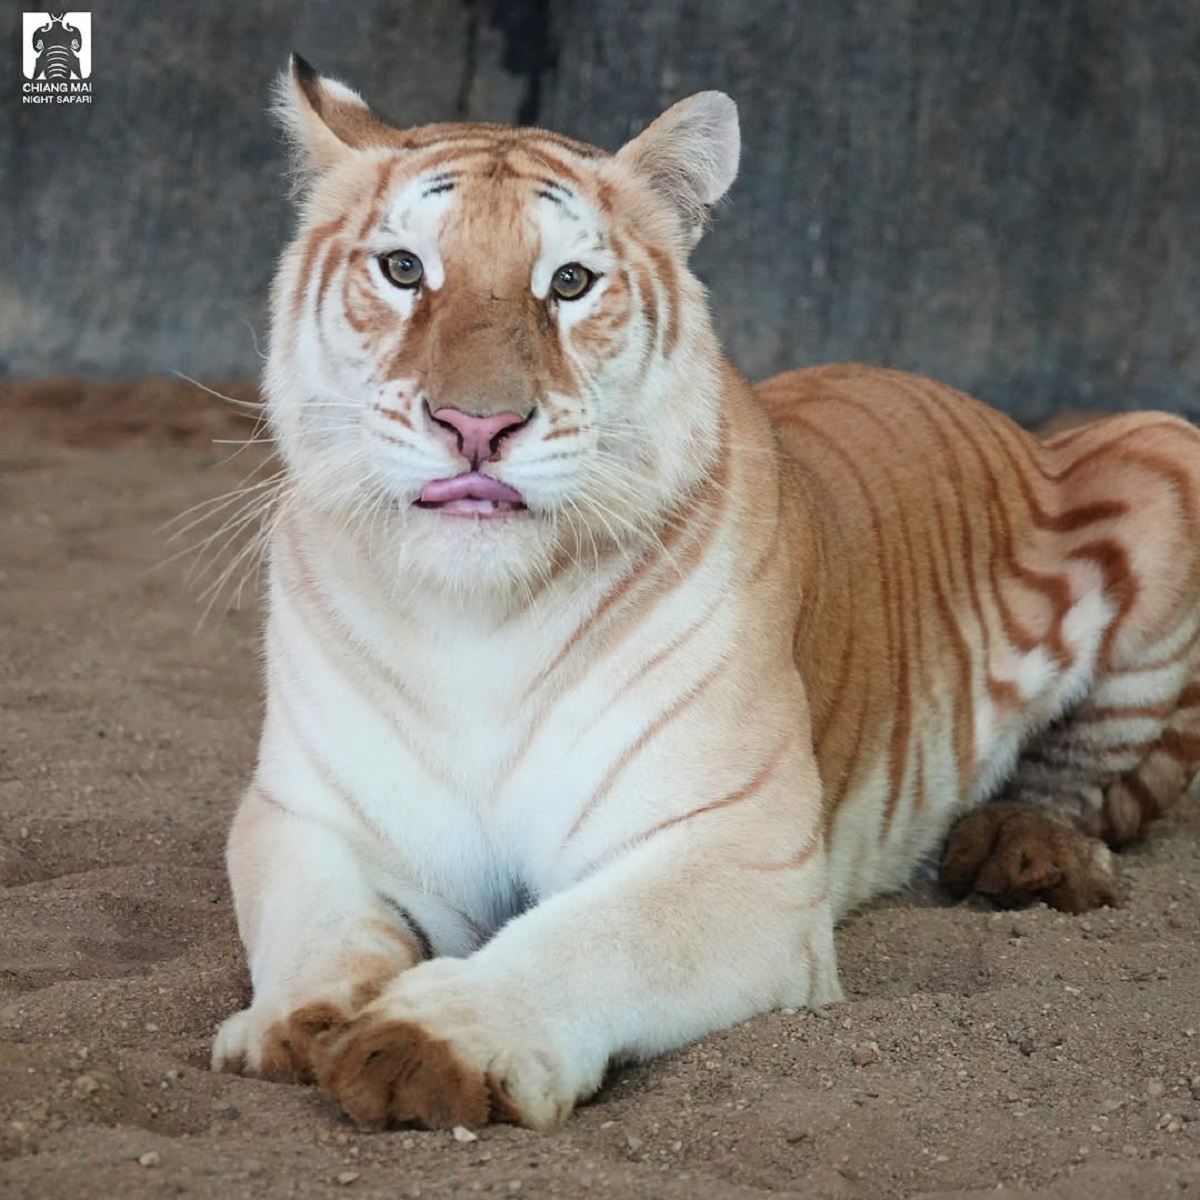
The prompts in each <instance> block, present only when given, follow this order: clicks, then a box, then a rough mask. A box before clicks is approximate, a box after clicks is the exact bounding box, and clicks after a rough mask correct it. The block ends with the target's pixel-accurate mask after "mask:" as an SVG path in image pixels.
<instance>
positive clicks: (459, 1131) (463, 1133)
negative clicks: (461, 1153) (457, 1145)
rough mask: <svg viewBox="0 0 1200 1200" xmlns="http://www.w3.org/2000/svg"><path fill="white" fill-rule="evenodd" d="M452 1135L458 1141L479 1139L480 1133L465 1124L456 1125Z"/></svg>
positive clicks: (451, 1131) (475, 1140) (451, 1132)
mask: <svg viewBox="0 0 1200 1200" xmlns="http://www.w3.org/2000/svg"><path fill="white" fill-rule="evenodd" d="M450 1136H451V1137H453V1138H454V1140H455V1141H456V1142H477V1141H479V1134H477V1133H475V1132H473V1131H472V1130H470V1129H468V1128H467V1127H466V1126H465V1125H455V1127H454V1128H453V1129H452V1130H450Z"/></svg>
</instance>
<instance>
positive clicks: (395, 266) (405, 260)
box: [379, 250, 425, 288]
mask: <svg viewBox="0 0 1200 1200" xmlns="http://www.w3.org/2000/svg"><path fill="white" fill-rule="evenodd" d="M379 265H380V266H381V267H382V268H383V273H384V274H385V275H386V276H387V277H388V279H390V280H391V281H392V283H394V284H395V285H396V286H397V287H401V288H415V287H416V286H417V285H418V284H419V283H420V282H421V280H422V279H423V278H424V276H425V268H424V266H423V265H422V263H421V260H420V259H419V258H418V257H417V256H416V255H415V254H414V253H413V252H412V251H411V250H393V251H392V252H391V253H390V254H384V255H383V256H382V257H381V258H380V259H379Z"/></svg>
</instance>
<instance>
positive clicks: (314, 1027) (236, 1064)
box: [212, 1001, 351, 1083]
mask: <svg viewBox="0 0 1200 1200" xmlns="http://www.w3.org/2000/svg"><path fill="white" fill-rule="evenodd" d="M350 1019H351V1014H350V1013H349V1011H347V1010H346V1009H344V1008H341V1007H339V1006H338V1005H335V1004H330V1003H328V1002H326V1001H314V1002H313V1003H311V1004H304V1005H301V1006H300V1007H299V1008H295V1009H292V1010H291V1011H290V1012H282V1011H280V1012H265V1011H263V1009H262V1007H261V1006H260V1007H258V1008H257V1009H256V1008H255V1007H251V1008H247V1009H245V1010H243V1011H242V1012H239V1013H234V1015H233V1016H232V1017H230V1018H229V1019H228V1020H227V1021H225V1022H224V1023H223V1024H222V1025H221V1028H220V1029H219V1030H218V1031H217V1036H216V1040H215V1041H214V1042H213V1053H212V1068H213V1070H214V1071H223V1072H226V1073H227V1074H233V1075H252V1076H254V1077H256V1078H258V1079H269V1080H271V1081H272V1082H274V1083H315V1082H316V1074H315V1071H314V1069H313V1058H314V1048H315V1046H316V1044H317V1041H318V1040H319V1039H320V1038H322V1037H325V1036H327V1035H328V1034H329V1033H331V1032H332V1031H335V1030H337V1029H340V1028H342V1027H343V1026H345V1025H346V1024H347V1023H348V1022H349V1021H350Z"/></svg>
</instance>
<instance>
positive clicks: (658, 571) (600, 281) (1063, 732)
mask: <svg viewBox="0 0 1200 1200" xmlns="http://www.w3.org/2000/svg"><path fill="white" fill-rule="evenodd" d="M279 109H280V112H281V115H282V118H283V120H284V122H285V124H286V127H287V129H288V131H289V132H290V134H291V136H292V139H293V141H294V143H295V146H296V148H297V156H298V166H299V170H300V172H301V185H300V187H301V197H302V199H301V204H300V220H299V232H298V233H297V235H296V237H295V239H294V240H293V241H292V243H291V244H290V246H289V247H288V249H287V250H286V252H285V254H284V256H283V261H282V265H281V266H280V269H279V273H278V276H277V278H276V281H275V285H274V289H273V293H272V306H273V307H272V311H273V320H272V330H271V349H270V356H269V362H268V365H267V368H266V377H265V394H266V397H267V406H268V412H269V420H270V427H271V430H272V432H273V435H274V437H275V439H276V441H277V443H278V446H279V447H280V451H281V454H282V457H283V460H284V463H285V481H284V484H283V488H284V492H283V498H282V502H281V504H280V507H279V510H278V516H277V518H276V519H275V521H274V523H273V525H272V527H271V530H270V573H269V619H268V622H267V628H266V673H267V703H266V713H265V718H264V726H263V731H262V741H261V750H260V754H259V759H258V766H257V770H256V772H255V775H254V778H253V782H252V783H251V785H250V787H249V789H248V791H247V792H246V794H245V797H244V799H243V800H242V803H241V806H240V808H239V810H238V813H237V816H236V818H235V820H234V824H233V829H232V833H231V835H230V839H229V849H228V859H229V869H230V874H231V877H232V884H233V890H234V895H235V899H236V907H237V916H238V923H239V928H240V932H241V936H242V939H243V941H244V943H245V946H246V951H247V954H248V957H249V964H250V970H251V975H252V979H253V987H254V995H253V1002H252V1003H251V1005H250V1007H249V1008H248V1009H246V1010H245V1011H244V1012H240V1013H237V1014H236V1015H234V1016H232V1017H230V1018H229V1019H228V1020H227V1021H226V1022H225V1023H224V1025H223V1026H222V1027H221V1029H220V1032H219V1034H218V1036H217V1039H216V1043H215V1046H214V1052H213V1058H214V1065H215V1066H216V1067H217V1068H220V1069H226V1070H235V1071H245V1072H247V1073H250V1074H255V1075H260V1076H266V1077H270V1078H277V1079H294V1080H302V1081H316V1082H319V1083H320V1084H321V1085H322V1086H323V1087H324V1088H326V1089H327V1090H328V1091H329V1092H330V1093H331V1094H332V1095H333V1096H334V1097H336V1099H337V1100H338V1101H339V1102H340V1104H341V1105H342V1106H343V1108H344V1109H345V1110H346V1112H347V1113H349V1114H350V1115H351V1116H352V1117H353V1118H355V1119H356V1120H357V1121H359V1122H361V1123H363V1124H365V1125H376V1126H382V1125H386V1124H389V1123H395V1122H405V1121H417V1122H422V1123H425V1124H428V1125H454V1124H460V1123H461V1124H466V1125H476V1124H480V1123H482V1122H486V1121H488V1120H489V1119H503V1120H512V1121H519V1122H522V1123H524V1124H526V1125H529V1126H532V1127H534V1128H539V1129H545V1128H550V1127H553V1126H555V1125H556V1124H558V1123H559V1122H561V1121H563V1120H564V1119H565V1118H566V1116H567V1115H568V1113H570V1111H571V1109H572V1107H573V1106H574V1105H575V1104H576V1103H578V1102H579V1101H580V1100H582V1099H584V1098H586V1097H587V1096H588V1095H589V1094H591V1093H592V1092H593V1091H594V1090H595V1089H596V1088H597V1086H598V1085H599V1083H600V1081H601V1077H602V1076H603V1074H604V1072H605V1070H606V1068H607V1067H608V1066H609V1064H610V1063H611V1062H613V1061H614V1060H620V1059H628V1058H641V1057H646V1056H651V1055H655V1054H658V1053H660V1052H662V1051H665V1050H668V1049H670V1048H672V1047H676V1046H679V1045H681V1044H683V1043H685V1042H687V1041H689V1040H690V1039H694V1038H697V1037H699V1036H701V1035H703V1034H706V1033H708V1032H710V1031H713V1030H716V1029H720V1028H722V1027H725V1026H729V1025H731V1024H733V1023H734V1022H737V1021H741V1020H743V1019H746V1018H749V1017H751V1016H753V1015H755V1014H757V1013H761V1012H763V1011H765V1010H768V1009H770V1008H772V1007H774V1006H783V1005H787V1006H804V1005H822V1004H826V1003H828V1002H830V1001H833V1000H836V999H837V998H838V996H839V988H838V971H837V961H836V956H835V950H834V936H833V929H834V923H835V922H836V921H837V920H838V918H839V917H840V916H842V915H843V914H844V913H846V912H847V911H848V910H849V909H851V908H853V907H854V906H855V905H858V904H861V903H862V902H863V901H865V900H866V899H868V898H869V897H871V896H874V895H876V894H878V893H879V892H882V891H885V890H887V889H895V888H899V887H902V886H903V885H904V884H905V883H906V881H908V880H909V879H910V878H911V876H912V875H913V873H914V870H915V869H916V868H917V866H918V865H919V864H920V863H921V862H922V861H923V860H927V859H928V858H929V857H930V856H936V855H937V854H938V853H939V851H940V850H941V848H942V847H943V846H944V845H946V843H947V838H948V836H949V844H948V846H947V848H946V851H945V858H944V863H943V874H944V877H945V878H946V880H947V882H949V884H950V885H951V886H952V887H953V888H955V889H956V890H958V891H960V892H966V891H971V890H972V889H975V890H979V891H981V892H984V893H986V894H988V895H992V896H994V897H996V898H997V899H1000V900H1004V901H1007V902H1020V901H1023V900H1029V899H1032V898H1035V897H1045V898H1047V899H1049V900H1050V901H1052V902H1053V903H1055V904H1058V905H1059V906H1060V907H1063V908H1067V909H1071V910H1080V909H1084V908H1086V907H1088V906H1091V905H1095V904H1098V903H1103V902H1106V901H1109V900H1111V899H1112V897H1113V875H1112V869H1111V864H1110V861H1109V853H1108V849H1107V846H1113V845H1117V844H1119V843H1121V842H1123V841H1125V840H1126V839H1128V838H1130V837H1132V836H1133V835H1135V834H1136V833H1138V832H1139V831H1140V830H1141V829H1142V828H1143V826H1145V825H1146V823H1147V822H1149V821H1150V820H1152V819H1153V818H1154V817H1155V816H1156V815H1157V814H1158V813H1159V812H1160V811H1161V810H1163V809H1164V808H1166V807H1167V806H1168V805H1169V804H1171V803H1172V801H1173V800H1175V799H1176V797H1178V796H1179V795H1180V794H1181V792H1182V791H1183V790H1184V788H1185V786H1186V784H1187V783H1188V781H1189V779H1190V777H1191V775H1192V774H1193V773H1194V771H1195V769H1196V768H1197V765H1198V764H1200V672H1198V658H1200V641H1198V639H1200V555H1198V552H1197V551H1198V547H1200V529H1198V527H1197V512H1196V505H1197V496H1198V495H1200V486H1198V485H1200V437H1198V435H1197V432H1196V431H1194V430H1193V429H1192V427H1191V426H1189V425H1188V424H1187V423H1185V422H1184V421H1182V420H1178V419H1176V418H1173V417H1170V416H1165V415H1159V414H1141V415H1136V414H1131V415H1126V416H1120V417H1115V418H1112V419H1108V420H1102V421H1097V422H1095V423H1093V424H1089V425H1085V426H1083V427H1081V428H1079V429H1075V430H1071V431H1069V432H1066V433H1063V434H1061V435H1059V436H1056V437H1053V438H1051V439H1049V440H1045V441H1041V440H1039V439H1037V438H1035V437H1033V436H1031V435H1030V434H1027V433H1025V432H1023V431H1022V430H1021V429H1019V428H1018V427H1017V426H1016V425H1014V424H1013V423H1012V422H1011V421H1010V420H1008V419H1007V418H1006V417H1004V416H1002V415H1001V414H999V413H997V412H994V411H993V410H991V409H989V408H987V407H986V406H984V405H983V404H981V403H978V402H977V401H975V400H972V399H970V398H969V397H967V396H964V395H962V394H960V393H958V392H955V391H953V390H951V389H950V388H948V387H944V386H941V385H939V384H936V383H932V382H930V381H928V380H925V379H920V378H916V377H914V376H911V375H905V374H900V373H897V372H893V371H883V370H872V369H869V368H865V367H859V366H841V367H825V368H819V369H815V370H808V371H800V372H795V373H792V374H787V375H783V376H780V377H778V378H776V379H773V380H770V381H768V382H767V383H765V384H763V385H762V386H761V387H759V388H758V389H757V390H754V389H752V388H751V387H750V386H749V385H748V384H747V383H746V382H745V381H744V380H743V379H742V377H741V376H740V375H739V374H738V373H737V372H736V371H735V370H734V369H733V368H732V367H731V366H730V365H729V363H728V362H727V361H726V360H725V358H724V357H723V356H722V353H721V350H720V347H719V345H718V343H717V339H716V337H715V335H714V332H713V328H712V323H711V320H710V316H709V312H708V308H707V306H706V302H705V294H704V291H703V289H702V287H701V285H700V284H699V282H698V281H697V280H696V278H695V277H694V276H693V275H692V274H691V272H690V270H689V268H688V256H689V252H690V251H691V249H692V247H693V245H694V244H695V243H696V241H697V239H698V237H699V235H700V233H701V231H702V229H703V227H704V224H705V217H706V214H707V212H708V210H709V209H710V208H711V207H712V205H714V204H715V203H716V202H717V201H719V200H720V199H721V198H722V197H723V196H724V194H725V193H726V191H727V190H728V188H729V187H730V185H731V184H732V182H733V180H734V176H735V174H736V171H737V165H738V153H739V135H738V122H737V111H736V108H735V106H734V104H733V102H732V101H731V100H730V99H729V98H728V97H727V96H725V95H723V94H721V93H719V92H704V93H701V94H699V95H696V96H693V97H691V98H690V99H687V100H684V101H682V102H680V103H679V104H676V105H675V106H674V107H672V108H670V109H668V111H667V112H666V113H664V114H663V115H662V116H660V117H659V118H658V119H657V120H656V121H654V122H653V123H652V124H651V125H650V126H649V127H648V128H647V129H646V130H645V131H644V132H643V133H641V134H640V135H639V136H637V137H635V138H634V139H633V140H632V141H630V142H629V143H628V144H626V145H625V146H623V147H622V148H621V149H620V150H619V151H617V152H616V153H615V154H608V153H605V152H603V151H600V150H597V149H595V148H593V147H591V146H588V145H584V144H581V143H579V142H576V141H572V140H571V139H569V138H566V137H563V136H560V135H558V134H555V133H548V132H545V131H542V130H536V129H513V128H507V127H503V126H497V125H476V124H457V125H434V126H429V127H425V128H418V129H410V130H399V129H395V128H393V127H392V126H390V125H388V124H386V123H385V122H384V121H383V120H381V119H380V118H379V117H378V116H376V115H375V114H374V113H373V112H372V111H371V110H370V109H369V108H368V107H367V106H366V105H365V104H364V103H363V102H362V100H361V99H360V98H359V97H358V95H357V94H356V93H354V92H353V91H351V90H350V89H349V88H347V87H346V86H344V85H342V84H340V83H337V82H334V81H332V80H328V79H323V78H321V77H319V76H318V75H316V74H315V73H314V72H313V70H312V69H311V68H310V67H308V66H307V65H306V64H305V63H304V62H303V61H302V60H300V59H294V60H293V63H292V67H291V71H290V74H289V76H288V77H287V78H286V79H285V80H284V81H283V83H282V85H281V91H280V100H279ZM996 800H999V801H1000V803H998V804H995V803H986V804H985V802H991V801H996ZM966 814H970V815H966ZM964 817H965V819H962V820H961V821H960V818H964ZM956 822H959V823H958V824H957V826H956V824H955V823H956ZM952 829H953V833H951V830H952Z"/></svg>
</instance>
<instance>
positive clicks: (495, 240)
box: [266, 58, 739, 591]
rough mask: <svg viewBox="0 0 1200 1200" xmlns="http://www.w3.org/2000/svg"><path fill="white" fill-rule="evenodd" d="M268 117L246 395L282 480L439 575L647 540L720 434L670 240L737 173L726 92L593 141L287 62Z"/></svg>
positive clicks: (697, 326) (411, 569)
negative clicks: (263, 257)
mask: <svg viewBox="0 0 1200 1200" xmlns="http://www.w3.org/2000/svg"><path fill="white" fill-rule="evenodd" d="M277 111H278V115H279V116H280V118H281V119H282V121H283V123H284V126H285V128H286V130H287V132H288V134H289V135H290V138H291V140H292V143H293V145H294V147H295V154H296V166H297V178H298V192H299V196H300V216H299V228H298V231H297V233H296V236H295V237H294V239H293V240H292V242H291V243H290V245H289V246H288V248H287V249H286V251H285V252H284V255H283V259H282V262H281V265H280V268H279V271H278V274H277V276H276V279H275V283H274V287H273V292H272V326H271V348H270V355H269V359H268V365H267V371H266V395H267V405H268V413H269V419H270V423H271V426H272V431H273V433H274V436H275V438H276V440H277V442H278V444H279V446H280V448H281V451H282V454H283V457H284V461H285V463H286V467H287V473H288V477H289V480H290V485H291V487H292V489H293V492H294V493H295V495H296V496H298V497H299V498H301V499H302V500H303V502H304V503H305V504H307V505H309V506H314V507H315V509H317V510H320V511H323V512H325V513H327V514H329V515H331V516H334V517H341V518H344V520H343V521H342V523H341V524H340V525H339V526H338V527H339V528H343V529H345V530H346V531H347V536H353V535H354V533H355V532H356V531H365V532H364V536H368V537H369V540H370V544H371V546H372V553H374V554H378V553H384V554H385V555H386V556H388V561H389V562H390V564H391V565H392V566H393V567H394V568H395V569H396V570H397V571H398V572H400V573H401V574H402V575H403V576H405V577H406V578H414V577H415V578H417V579H418V580H422V579H423V580H426V581H429V582H431V583H433V584H435V585H437V586H440V587H442V588H448V589H453V590H460V591H462V590H479V589H484V590H486V589H489V588H495V587H501V588H503V587H512V586H514V585H520V586H524V587H528V586H529V584H530V582H531V581H532V580H533V579H535V578H537V577H543V578H544V577H546V575H547V573H548V572H549V571H551V570H554V569H557V566H558V565H561V564H563V563H569V562H572V561H573V562H580V561H582V559H583V557H585V556H589V555H591V554H596V555H601V554H604V553H608V552H614V551H617V552H628V551H629V550H630V549H632V548H634V547H636V546H638V545H639V544H641V543H643V542H648V541H649V540H651V539H653V538H655V537H657V536H659V535H660V534H661V532H662V531H663V529H664V527H665V526H666V524H667V523H669V522H670V520H671V519H672V515H673V514H674V513H675V512H677V511H678V510H679V509H680V507H681V506H682V505H684V504H685V503H687V501H688V499H689V497H691V496H693V495H694V494H695V493H696V491H697V489H698V488H700V487H702V486H703V484H704V482H705V480H706V479H708V478H709V477H710V476H711V474H712V471H713V469H714V465H715V463H716V461H717V458H718V455H719V452H720V445H721V427H722V414H721V394H722V388H723V381H722V372H723V361H722V358H721V354H720V350H719V347H718V345H717V342H716V338H715V336H714V333H713V330H712V326H711V321H710V318H709V314H708V310H707V306H706V303H705V296H704V290H703V288H702V287H701V285H700V283H699V282H698V281H697V280H696V278H695V277H694V276H693V275H692V274H691V272H690V271H689V269H688V256H689V253H690V251H691V249H692V247H693V246H694V245H695V243H696V241H697V240H698V237H699V234H700V232H701V230H702V228H703V225H704V221H705V217H706V214H707V211H708V209H709V208H710V206H711V205H713V204H714V203H716V202H717V201H718V200H719V199H720V198H721V197H722V196H723V195H724V194H725V192H726V190H727V189H728V188H729V186H730V185H731V184H732V182H733V179H734V176H735V174H736V171H737V160H738V148H739V137H738V124H737V111H736V108H735V106H734V104H733V102H732V101H731V100H730V99H729V98H728V97H727V96H725V95H723V94H721V93H720V92H703V93H700V94H699V95H696V96H693V97H691V98H690V99H687V100H683V101H681V102H680V103H678V104H676V105H675V106H674V107H672V108H670V109H668V110H667V112H665V113H664V114H663V115H662V116H660V117H659V118H658V119H657V120H656V121H655V122H654V123H653V124H651V125H650V126H649V127H648V128H647V129H646V130H645V131H644V132H643V133H642V134H640V135H639V136H637V137H635V138H634V139H633V140H632V141H630V142H629V143H627V144H626V145H625V146H624V147H622V149H620V150H619V151H617V152H616V153H615V154H608V153H605V152H603V151H601V150H598V149H596V148H594V147H592V146H588V145H584V144H582V143H580V142H576V141H573V140H571V139H569V138H566V137H563V136H560V135H558V134H554V133H549V132H546V131H543V130H537V129H527V128H509V127H506V126H501V125H483V124H446V125H431V126H425V127H421V128H415V129H409V130H400V129H397V128H394V127H392V126H391V125H388V124H387V123H386V122H384V121H383V120H382V119H381V118H380V117H378V116H377V115H376V114H375V113H374V112H373V111H372V110H371V109H370V108H368V107H367V105H366V104H365V103H364V102H363V101H362V100H361V99H360V98H359V96H358V95H357V94H356V93H355V92H353V91H351V90H350V89H349V88H348V87H346V86H344V85H343V84H341V83H338V82H336V81H333V80H330V79H325V78H322V77H320V76H319V75H317V74H316V73H315V72H314V71H313V70H312V68H311V67H309V66H308V65H307V64H306V63H304V62H303V61H302V60H301V59H299V58H294V59H293V61H292V65H291V69H290V71H289V72H288V74H287V75H286V76H285V77H284V78H283V79H281V81H280V85H279V89H278V97H277Z"/></svg>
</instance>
